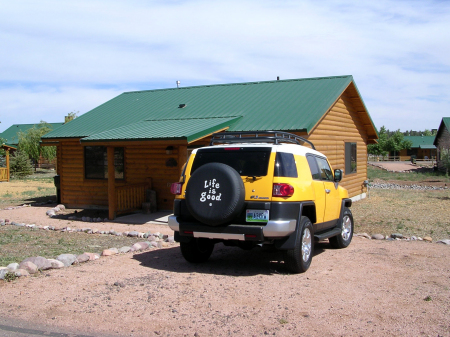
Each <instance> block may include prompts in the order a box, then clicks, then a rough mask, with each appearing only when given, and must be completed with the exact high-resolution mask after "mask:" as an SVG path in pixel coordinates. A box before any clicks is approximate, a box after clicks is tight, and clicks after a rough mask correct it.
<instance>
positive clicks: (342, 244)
mask: <svg viewBox="0 0 450 337" xmlns="http://www.w3.org/2000/svg"><path fill="white" fill-rule="evenodd" d="M353 229H354V224H353V215H352V212H351V211H350V209H348V208H347V207H346V208H344V212H343V214H342V219H341V234H339V235H337V236H333V237H332V238H329V239H328V241H330V245H331V247H333V248H336V249H341V248H346V247H348V245H349V244H350V242H352V238H353Z"/></svg>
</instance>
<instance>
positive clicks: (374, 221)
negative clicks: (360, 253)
mask: <svg viewBox="0 0 450 337" xmlns="http://www.w3.org/2000/svg"><path fill="white" fill-rule="evenodd" d="M449 195H450V191H448V190H427V191H424V190H382V189H372V190H371V191H370V197H368V198H365V199H363V200H361V201H358V202H355V203H353V205H352V207H351V210H352V213H353V217H354V219H355V232H359V233H368V234H370V235H372V234H383V235H390V234H392V233H398V232H400V233H401V234H403V235H404V236H412V235H415V236H420V237H425V236H431V235H432V237H433V238H436V239H438V240H440V239H445V238H448V236H449V234H450V231H449V227H448V225H446V226H440V224H448V211H447V210H448V201H447V200H446V196H449ZM393 200H395V202H393ZM393 219H396V221H392V220H393Z"/></svg>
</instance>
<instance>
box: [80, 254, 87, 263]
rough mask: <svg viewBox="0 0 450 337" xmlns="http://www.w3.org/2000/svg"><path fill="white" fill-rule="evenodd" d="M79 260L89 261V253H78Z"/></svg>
mask: <svg viewBox="0 0 450 337" xmlns="http://www.w3.org/2000/svg"><path fill="white" fill-rule="evenodd" d="M77 261H78V263H84V262H87V261H89V255H87V254H81V255H78V256H77Z"/></svg>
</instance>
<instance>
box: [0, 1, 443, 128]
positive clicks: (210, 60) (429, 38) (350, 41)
mask: <svg viewBox="0 0 450 337" xmlns="http://www.w3.org/2000/svg"><path fill="white" fill-rule="evenodd" d="M449 26H450V5H449V4H448V3H446V2H439V1H427V2H424V1H417V0H408V1H387V0H381V1H376V2H355V1H331V0H330V1H321V2H316V1H288V0H286V1H268V0H266V1H264V0H262V1H256V0H241V1H236V0H227V1H224V0H223V1H202V0H197V1H144V0H142V1H138V0H134V1H127V2H122V1H101V0H97V1H92V0H91V1H87V0H85V1H77V2H61V1H57V0H43V1H40V2H38V3H37V2H35V1H31V0H28V1H23V0H20V1H14V2H13V1H3V4H2V11H0V41H2V48H1V49H0V74H1V78H0V98H1V97H5V96H8V97H9V95H10V94H12V92H17V93H18V94H21V95H20V96H17V97H15V98H11V100H13V101H14V102H15V103H14V104H15V105H14V106H15V107H16V108H17V110H8V109H10V108H5V106H3V108H2V111H3V112H4V113H5V114H7V115H8V116H9V115H11V116H12V114H13V112H14V114H15V113H16V112H17V113H20V111H19V110H20V107H22V108H23V109H22V110H23V111H27V113H31V111H45V110H46V111H48V113H50V112H51V111H52V113H57V110H58V113H59V111H62V110H65V111H67V112H70V111H71V110H72V109H76V110H80V111H82V110H83V109H90V108H93V107H95V106H96V105H98V104H100V103H102V102H104V101H106V100H108V99H110V98H112V97H113V96H114V95H116V93H119V92H121V91H123V90H125V89H126V88H132V89H153V88H161V87H173V86H175V81H176V80H181V82H182V85H183V86H187V85H199V84H209V83H227V82H240V81H253V80H271V79H275V78H276V76H281V78H282V79H286V78H302V77H318V76H333V75H344V74H345V75H347V74H351V75H354V77H355V81H356V84H357V85H358V87H359V89H360V92H361V94H362V97H363V99H364V101H365V102H366V105H367V107H368V109H369V111H370V113H371V115H372V118H373V120H374V122H375V124H376V125H377V126H378V127H380V126H381V125H383V124H384V125H386V126H387V127H388V128H390V129H398V128H400V129H402V130H404V129H424V128H428V129H430V128H434V127H437V126H436V123H437V124H438V123H439V121H440V118H441V117H443V116H446V115H449V113H448V111H449V102H448V98H447V93H448V92H449V88H450V79H449V78H450V77H449V76H448V74H449V72H450V59H449V58H448V55H449V53H450V29H449V28H450V27H449ZM18 87H23V88H25V89H23V90H24V91H20V90H17V88H18ZM105 87H107V88H112V89H108V90H106V89H100V90H99V89H96V88H105ZM30 88H40V89H39V90H41V91H40V95H42V96H44V97H48V101H47V100H46V101H45V102H44V101H42V102H41V104H40V105H41V106H42V105H43V104H46V105H47V106H42V107H35V108H31V107H30V104H29V102H30V101H34V99H33V98H31V99H30V97H34V96H33V90H34V89H33V90H31V89H30ZM55 91H56V93H55ZM62 92H64V94H62ZM81 93H82V94H83V95H86V96H85V97H92V99H88V100H87V101H86V102H87V103H86V104H84V105H83V106H82V107H80V108H77V107H76V106H74V105H75V104H74V103H75V102H80V99H79V98H81V97H80V95H81ZM109 93H111V94H112V96H110V97H106V95H107V94H109ZM52 97H53V100H52ZM91 102H92V103H94V105H93V106H90V105H89V103H91ZM30 108H31V109H32V110H29V109H30ZM424 110H425V111H427V115H425V114H424ZM42 113H44V112H42ZM430 114H431V115H432V116H433V118H430ZM2 115H3V113H2ZM405 115H407V116H410V118H405V117H404V116H405ZM397 116H398V117H397ZM411 116H412V117H411ZM8 118H9V117H8ZM15 118H16V119H17V117H15ZM0 120H1V121H2V125H1V127H0V130H1V129H2V128H5V127H6V126H5V124H4V123H5V122H4V121H3V120H5V116H1V117H0ZM6 120H8V119H6ZM436 120H437V122H436Z"/></svg>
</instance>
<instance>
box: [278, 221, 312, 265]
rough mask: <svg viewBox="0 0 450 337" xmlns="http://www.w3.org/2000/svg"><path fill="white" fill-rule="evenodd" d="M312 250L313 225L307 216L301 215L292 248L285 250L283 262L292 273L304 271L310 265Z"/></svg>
mask: <svg viewBox="0 0 450 337" xmlns="http://www.w3.org/2000/svg"><path fill="white" fill-rule="evenodd" d="M313 251H314V240H313V226H312V223H311V220H309V218H308V217H306V216H302V217H301V218H300V223H299V225H298V229H297V240H296V243H295V247H294V249H289V250H285V251H284V252H283V254H284V263H285V265H286V267H287V269H288V270H289V271H291V272H292V273H304V272H305V271H307V270H308V268H309V266H310V265H311V260H312V256H313Z"/></svg>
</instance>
